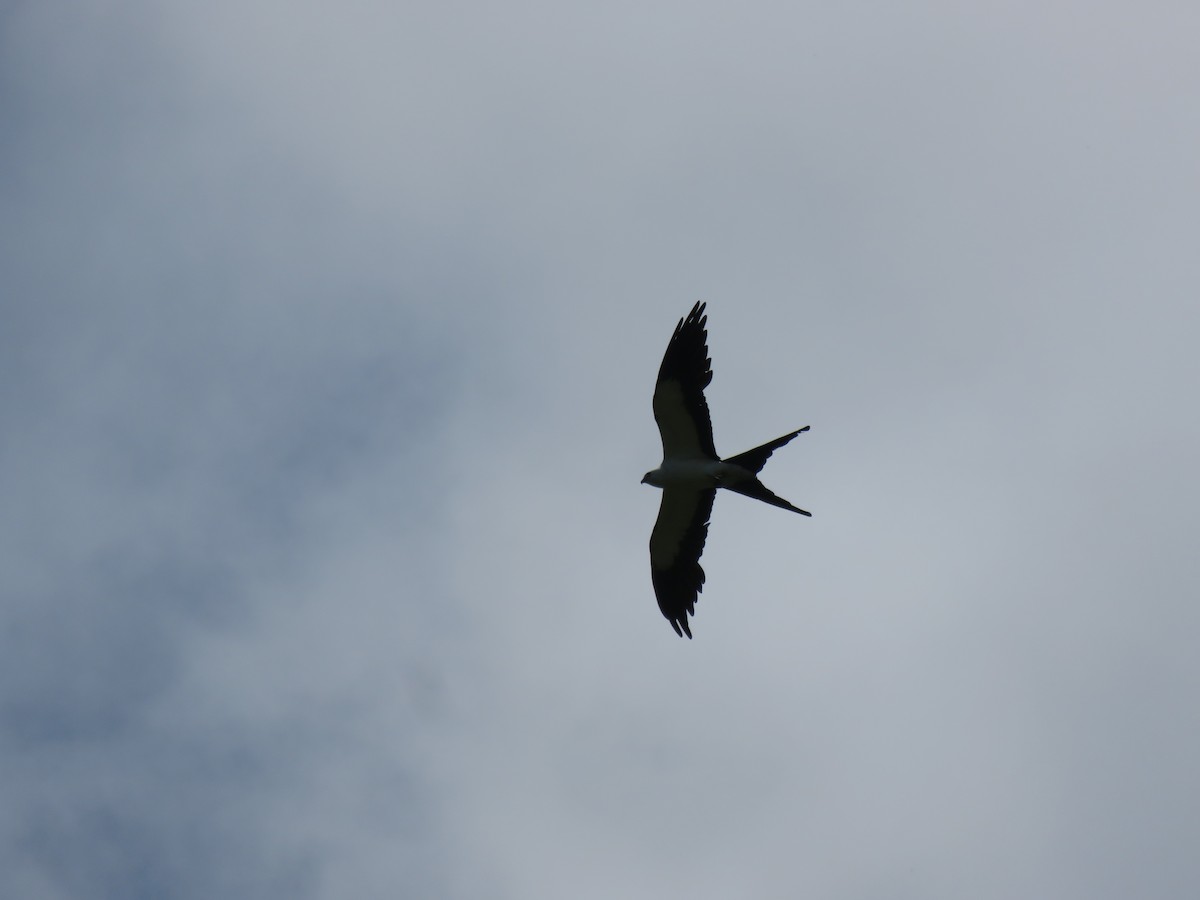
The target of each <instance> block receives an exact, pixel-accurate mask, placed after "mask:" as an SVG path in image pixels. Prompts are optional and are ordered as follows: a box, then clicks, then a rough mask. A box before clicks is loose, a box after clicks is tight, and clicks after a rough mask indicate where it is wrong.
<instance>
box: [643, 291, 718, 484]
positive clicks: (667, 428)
mask: <svg viewBox="0 0 1200 900" xmlns="http://www.w3.org/2000/svg"><path fill="white" fill-rule="evenodd" d="M707 321H708V317H707V316H705V315H704V304H703V303H697V304H696V305H695V306H693V307H692V311H691V312H690V313H688V314H687V318H684V319H680V320H679V324H678V325H676V326H675V333H674V334H673V335H671V343H669V344H667V352H666V353H665V354H663V361H662V365H661V366H660V367H659V369H658V383H657V384H656V385H655V386H654V421H656V422H657V423H658V433H659V436H661V437H662V445H663V460H664V461H665V460H668V459H716V458H717V451H716V448H715V447H714V446H713V435H712V419H711V418H710V417H709V415H708V403H707V402H705V400H704V389H705V388H706V387H708V383H709V382H710V381H712V368H711V366H712V360H710V359H709V358H708V333H707V332H706V331H705V327H704V326H705V323H706V322H707ZM664 502H665V501H664Z"/></svg>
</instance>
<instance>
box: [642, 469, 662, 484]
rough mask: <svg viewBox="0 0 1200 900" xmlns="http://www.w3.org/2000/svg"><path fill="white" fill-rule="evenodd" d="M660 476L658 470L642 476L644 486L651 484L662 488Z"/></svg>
mask: <svg viewBox="0 0 1200 900" xmlns="http://www.w3.org/2000/svg"><path fill="white" fill-rule="evenodd" d="M659 475H660V472H659V470H658V469H654V470H653V471H651V472H647V473H646V474H645V475H643V476H642V484H649V485H653V486H654V487H662V480H661V479H660V477H659Z"/></svg>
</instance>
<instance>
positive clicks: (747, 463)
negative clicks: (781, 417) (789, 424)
mask: <svg viewBox="0 0 1200 900" xmlns="http://www.w3.org/2000/svg"><path fill="white" fill-rule="evenodd" d="M808 429H809V426H808V425H805V426H804V427H803V428H798V429H796V430H795V431H793V432H792V433H791V434H785V435H784V436H783V437H779V438H775V440H773V441H768V442H767V443H765V444H763V445H762V446H761V447H755V448H754V449H753V450H747V451H746V452H745V453H739V454H738V455H737V456H731V457H729V459H726V460H722V462H727V463H732V464H733V465H735V466H741V467H742V468H743V469H747V470H749V471H751V472H753V473H754V474H755V475H757V474H758V473H759V472H761V471H762V467H763V466H765V465H766V464H767V460H768V459H770V458H771V454H772V453H774V452H775V451H776V450H778V449H779V448H780V447H782V446H783V445H784V444H786V443H787V442H788V441H790V440H791V439H792V438H794V437H795V436H796V435H798V434H801V433H803V432H805V431H808ZM760 499H761V498H760ZM767 502H768V503H769V502H770V501H767Z"/></svg>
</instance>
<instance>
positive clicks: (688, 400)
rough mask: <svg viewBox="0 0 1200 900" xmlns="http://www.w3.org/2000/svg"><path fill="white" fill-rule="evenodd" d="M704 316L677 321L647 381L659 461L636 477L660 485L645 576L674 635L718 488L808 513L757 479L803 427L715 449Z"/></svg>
mask: <svg viewBox="0 0 1200 900" xmlns="http://www.w3.org/2000/svg"><path fill="white" fill-rule="evenodd" d="M707 321H708V317H707V316H705V315H704V304H703V303H697V304H696V305H695V306H693V307H692V311H691V312H690V313H688V315H687V318H685V319H680V320H679V324H678V325H676V326H675V333H674V334H673V335H672V336H671V342H670V343H669V344H667V352H666V353H665V354H664V355H663V361H662V366H661V367H660V368H659V370H658V383H657V384H656V385H655V386H654V419H655V421H656V422H658V432H659V435H660V436H661V437H662V445H663V461H662V465H660V466H659V467H658V468H657V469H655V470H654V471H653V472H647V473H646V475H645V477H644V478H642V484H650V485H653V486H654V487H657V488H662V492H663V495H662V505H661V506H660V507H659V509H658V521H657V522H655V523H654V531H653V532H652V533H651V534H650V578H651V580H652V581H653V582H654V593H655V594H656V595H657V596H658V608H659V609H660V610H662V614H663V615H664V616H666V617H667V621H669V622H670V623H671V627H672V628H674V629H675V633H676V634H678V635H679V636H680V637H683V636H684V635H685V634H686V635H687V636H688V637H689V638H690V637H691V636H692V629H691V628H689V627H688V616H689V615H695V614H696V598H697V595H698V594H699V593H700V591H702V590H703V589H704V570H703V569H702V568H700V554H701V553H702V552H703V551H704V539H705V538H706V537H707V536H708V520H709V517H710V516H711V514H712V507H713V500H714V499H715V498H716V496H717V488H725V489H726V490H729V491H736V492H737V493H739V494H745V495H746V496H747V497H753V498H754V499H755V500H762V501H763V502H764V503H770V504H771V505H772V506H778V507H781V508H782V509H790V510H791V511H792V512H795V513H800V515H802V516H810V515H812V513H810V512H806V511H805V510H803V509H798V508H797V507H795V506H792V504H790V503H788V502H787V501H786V500H784V499H783V498H782V497H776V496H775V495H774V494H773V493H771V492H770V491H769V490H768V489H767V488H766V487H765V486H764V485H763V483H762V482H761V481H759V480H758V473H759V471H761V470H762V467H763V466H764V465H766V462H767V460H768V459H770V458H771V454H772V453H773V452H774V451H775V450H777V449H779V448H780V447H782V446H783V445H784V444H786V443H787V442H788V441H790V440H791V439H792V438H794V437H795V436H796V435H798V434H800V433H801V432H803V431H808V428H809V426H807V425H805V426H804V427H803V428H799V429H797V430H796V431H793V432H792V433H791V434H785V435H784V436H783V437H780V438H776V439H775V440H773V441H770V442H768V443H766V444H763V445H762V446H761V447H755V448H754V449H753V450H747V451H746V452H745V453H739V454H738V455H737V456H731V457H729V458H728V459H721V458H720V457H719V456H717V451H716V448H715V447H714V446H713V435H712V420H711V419H710V418H709V415H708V403H706V402H705V400H704V389H705V388H706V387H707V386H708V383H709V382H710V381H712V369H711V365H712V360H711V359H709V358H708V343H707V342H708V333H707V332H706V331H705V327H704V326H705V323H706V322H707Z"/></svg>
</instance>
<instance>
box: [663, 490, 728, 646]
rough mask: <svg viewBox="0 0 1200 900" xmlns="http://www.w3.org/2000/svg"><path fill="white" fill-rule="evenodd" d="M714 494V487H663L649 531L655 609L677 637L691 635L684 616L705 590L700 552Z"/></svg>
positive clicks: (691, 611) (689, 613)
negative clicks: (667, 622) (655, 515)
mask: <svg viewBox="0 0 1200 900" xmlns="http://www.w3.org/2000/svg"><path fill="white" fill-rule="evenodd" d="M716 496H717V491H716V488H706V489H703V490H693V489H691V488H687V487H668V488H666V489H664V490H663V495H662V504H661V505H660V506H659V508H658V520H657V521H656V522H655V523H654V531H652V532H651V533H650V579H651V581H653V582H654V593H655V595H656V596H657V597H658V608H659V609H660V610H662V614H663V615H664V616H666V617H667V621H669V622H670V623H671V627H672V628H674V629H675V633H676V634H678V635H679V636H680V637H683V636H684V635H685V634H686V635H687V636H688V637H689V638H690V637H691V636H692V629H691V628H689V627H688V620H687V617H688V616H689V615H695V613H696V598H697V596H698V595H699V593H700V592H701V591H702V590H703V589H704V570H703V569H702V568H700V554H701V553H703V552H704V540H705V538H707V537H708V520H709V517H710V516H711V515H712V508H713V498H715V497H716Z"/></svg>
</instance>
